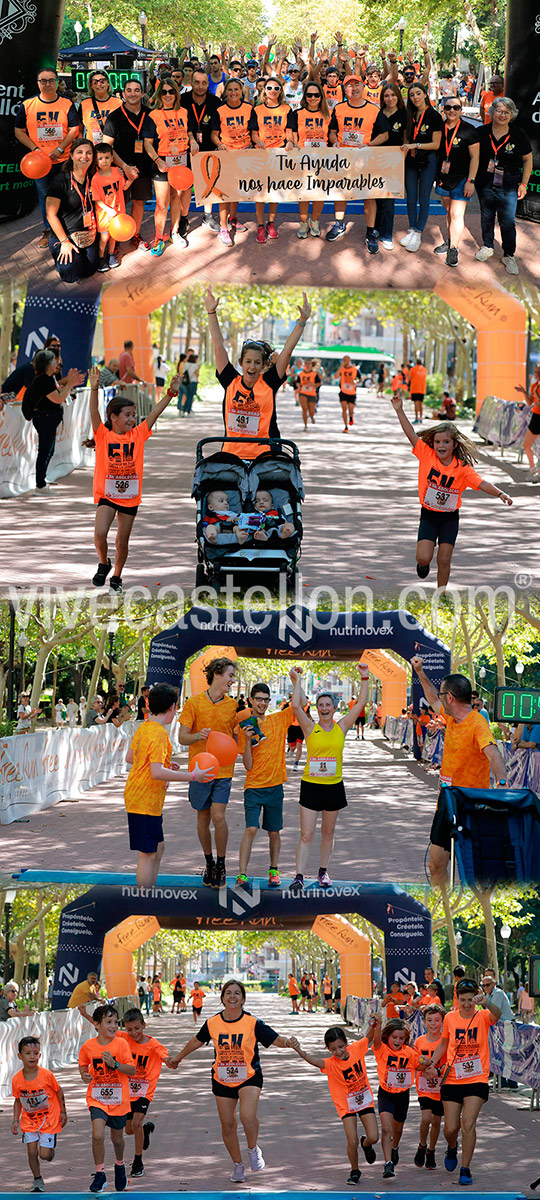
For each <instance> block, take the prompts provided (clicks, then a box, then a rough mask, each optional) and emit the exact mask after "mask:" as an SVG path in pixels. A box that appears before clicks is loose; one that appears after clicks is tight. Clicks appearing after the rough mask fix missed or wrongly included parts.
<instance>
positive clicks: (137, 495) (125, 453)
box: [94, 421, 152, 508]
mask: <svg viewBox="0 0 540 1200" xmlns="http://www.w3.org/2000/svg"><path fill="white" fill-rule="evenodd" d="M151 436H152V430H151V429H149V428H148V425H147V423H146V421H141V423H140V425H136V426H135V428H134V429H130V430H129V431H128V433H115V432H114V429H107V427H106V425H104V424H103V423H102V424H101V425H99V426H98V428H97V430H96V432H95V433H94V440H95V443H96V465H95V468H94V503H95V504H98V502H99V501H100V500H112V501H114V503H115V504H118V505H119V506H120V507H121V508H131V507H133V506H135V505H137V504H140V503H141V493H142V481H143V465H144V443H145V442H147V441H148V438H149V437H151Z"/></svg>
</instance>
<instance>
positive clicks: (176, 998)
mask: <svg viewBox="0 0 540 1200" xmlns="http://www.w3.org/2000/svg"><path fill="white" fill-rule="evenodd" d="M185 994H186V993H185V992H183V991H180V992H177V991H176V989H175V991H174V992H173V1000H174V1003H175V1004H178V1003H179V1002H180V1000H183V999H184V996H185Z"/></svg>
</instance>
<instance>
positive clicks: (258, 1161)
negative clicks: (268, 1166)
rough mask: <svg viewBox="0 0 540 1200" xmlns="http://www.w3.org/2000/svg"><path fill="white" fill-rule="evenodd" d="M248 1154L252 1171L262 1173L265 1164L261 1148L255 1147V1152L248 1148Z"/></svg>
mask: <svg viewBox="0 0 540 1200" xmlns="http://www.w3.org/2000/svg"><path fill="white" fill-rule="evenodd" d="M248 1154H249V1165H250V1167H251V1170H252V1171H262V1169H263V1167H264V1165H265V1163H264V1158H263V1156H262V1154H261V1152H260V1150H259V1147H258V1146H254V1147H253V1150H250V1148H249V1146H248Z"/></svg>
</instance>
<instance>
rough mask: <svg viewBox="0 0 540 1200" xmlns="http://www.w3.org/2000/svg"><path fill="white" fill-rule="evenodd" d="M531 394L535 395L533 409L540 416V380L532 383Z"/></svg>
mask: <svg viewBox="0 0 540 1200" xmlns="http://www.w3.org/2000/svg"><path fill="white" fill-rule="evenodd" d="M531 396H532V397H533V402H532V405H531V411H532V412H533V413H537V414H538V415H539V416H540V381H539V380H537V379H535V381H534V383H532V384H531Z"/></svg>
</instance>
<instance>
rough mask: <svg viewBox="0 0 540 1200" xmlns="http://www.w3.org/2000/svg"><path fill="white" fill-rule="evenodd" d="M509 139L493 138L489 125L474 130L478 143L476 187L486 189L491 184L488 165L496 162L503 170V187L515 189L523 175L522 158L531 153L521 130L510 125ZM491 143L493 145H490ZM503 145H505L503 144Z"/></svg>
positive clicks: (491, 173)
mask: <svg viewBox="0 0 540 1200" xmlns="http://www.w3.org/2000/svg"><path fill="white" fill-rule="evenodd" d="M509 133H510V137H509V139H508V141H507V142H506V141H505V137H506V135H505V137H502V138H498V139H497V138H495V137H494V136H493V129H492V126H491V125H482V126H481V128H480V129H477V130H476V140H477V142H479V143H480V164H479V167H478V176H477V179H478V186H479V187H487V186H489V185H490V184H492V183H493V172H489V171H488V166H489V163H490V162H491V161H492V160H496V164H497V167H499V168H502V169H503V170H504V186H505V187H510V188H512V187H517V186H518V184H519V183H521V176H522V174H523V158H524V156H525V155H526V154H530V153H531V143H530V141H529V139H528V137H527V134H526V133H524V131H523V129H519V128H516V127H515V126H514V124H513V123H512V124H511V125H510V130H509ZM492 143H493V144H492ZM504 143H505V144H504ZM493 146H495V152H494V150H493Z"/></svg>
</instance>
